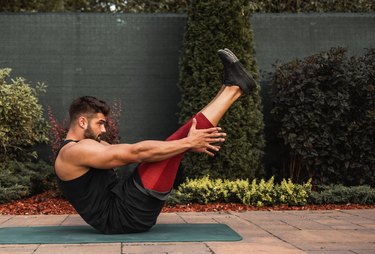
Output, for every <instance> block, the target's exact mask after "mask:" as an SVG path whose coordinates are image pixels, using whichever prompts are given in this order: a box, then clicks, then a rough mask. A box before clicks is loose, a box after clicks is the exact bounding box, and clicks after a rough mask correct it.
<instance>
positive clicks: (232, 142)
mask: <svg viewBox="0 0 375 254" xmlns="http://www.w3.org/2000/svg"><path fill="white" fill-rule="evenodd" d="M246 2H247V1H244V0H236V1H226V0H220V1H214V0H210V1H192V2H191V5H190V6H189V11H188V20H187V27H186V31H185V38H184V48H183V52H182V55H181V58H180V87H181V91H182V100H181V102H180V108H181V111H180V113H179V119H180V123H184V122H186V121H187V120H188V119H189V118H191V117H192V115H193V114H195V113H196V112H198V111H200V110H201V109H202V108H203V107H204V106H205V105H206V104H207V103H208V102H209V101H210V100H211V99H212V98H213V97H214V96H215V94H216V93H217V91H218V90H219V89H220V86H221V84H222V80H221V77H222V68H223V67H222V64H221V62H220V60H219V58H218V57H217V50H218V49H220V48H224V47H228V48H230V49H231V50H233V51H234V52H235V53H236V54H237V55H238V57H239V58H241V59H243V64H244V66H245V67H246V68H247V69H248V70H250V72H251V73H252V74H253V75H254V76H255V77H257V76H258V74H257V68H256V63H255V59H254V45H253V35H252V32H251V27H250V23H249V14H250V7H249V5H248V4H247V3H246ZM208 14H209V15H208ZM258 90H259V88H258V89H257V90H256V92H255V93H253V94H252V95H251V96H247V97H246V96H243V97H242V98H241V99H240V100H239V101H237V102H236V103H235V104H234V105H233V107H232V108H231V109H230V110H229V112H228V113H227V114H226V115H225V116H224V118H223V119H222V120H221V121H220V124H219V125H220V126H221V127H222V128H223V129H224V131H225V132H226V133H228V137H229V138H228V139H227V141H226V142H225V143H224V144H223V145H222V149H221V150H220V153H218V155H217V156H215V157H214V158H207V157H205V156H202V155H201V154H187V155H186V156H185V159H184V161H183V163H182V164H183V166H184V168H185V169H186V174H187V176H189V177H199V176H203V175H206V174H209V175H211V176H212V177H224V178H228V179H235V178H254V176H255V175H256V173H258V172H262V170H263V166H262V162H261V160H262V156H263V148H264V138H263V126H264V124H263V115H262V112H261V99H260V96H259V93H258Z"/></svg>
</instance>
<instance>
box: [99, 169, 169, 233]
mask: <svg viewBox="0 0 375 254" xmlns="http://www.w3.org/2000/svg"><path fill="white" fill-rule="evenodd" d="M118 175H119V181H118V183H117V184H116V185H115V186H114V187H113V188H112V189H111V192H112V193H114V194H115V195H114V197H113V200H112V202H111V203H112V204H111V207H110V209H109V210H108V212H110V213H112V214H108V216H106V218H107V219H108V221H107V223H105V225H106V226H105V227H103V228H100V229H98V228H97V229H98V230H99V231H101V232H102V233H105V234H120V233H135V232H144V231H147V230H149V229H150V228H151V227H152V226H154V225H155V224H156V220H157V218H158V216H159V214H160V212H161V209H162V208H163V206H164V203H165V200H166V199H167V198H168V195H169V192H168V193H160V192H154V191H150V190H147V189H145V188H144V187H143V185H142V181H141V179H140V177H139V175H138V172H137V170H134V172H133V173H132V174H131V175H130V176H129V177H124V176H123V175H121V173H120V174H118ZM102 226H103V224H102Z"/></svg>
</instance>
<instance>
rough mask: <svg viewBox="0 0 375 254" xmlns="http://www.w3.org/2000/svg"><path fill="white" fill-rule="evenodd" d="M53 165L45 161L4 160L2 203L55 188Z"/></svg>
mask: <svg viewBox="0 0 375 254" xmlns="http://www.w3.org/2000/svg"><path fill="white" fill-rule="evenodd" d="M54 185H55V181H54V172H53V167H52V166H51V165H49V164H47V163H45V162H43V161H39V162H18V161H3V162H2V163H1V164H0V203H5V202H9V201H12V200H15V199H20V198H24V197H27V196H30V195H33V194H37V193H40V192H43V191H46V190H49V189H51V188H53V187H54Z"/></svg>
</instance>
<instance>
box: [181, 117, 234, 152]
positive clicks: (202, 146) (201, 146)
mask: <svg viewBox="0 0 375 254" xmlns="http://www.w3.org/2000/svg"><path fill="white" fill-rule="evenodd" d="M196 127H197V120H196V119H195V118H193V123H192V125H191V128H190V131H189V134H188V137H187V138H188V139H189V142H190V143H191V145H192V146H193V148H192V149H190V151H193V152H196V153H206V154H208V155H210V156H214V153H213V152H211V151H214V152H217V151H219V150H220V146H218V145H213V143H218V142H224V141H225V139H224V137H225V136H226V135H227V134H226V133H224V132H221V128H220V127H212V128H209V129H197V128H196Z"/></svg>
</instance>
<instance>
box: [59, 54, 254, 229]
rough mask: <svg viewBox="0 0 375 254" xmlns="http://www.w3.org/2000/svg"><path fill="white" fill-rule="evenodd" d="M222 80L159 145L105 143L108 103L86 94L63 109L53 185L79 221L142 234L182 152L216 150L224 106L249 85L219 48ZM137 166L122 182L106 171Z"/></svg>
mask: <svg viewBox="0 0 375 254" xmlns="http://www.w3.org/2000/svg"><path fill="white" fill-rule="evenodd" d="M218 54H219V57H220V59H221V61H222V62H223V65H224V82H223V86H222V88H221V90H220V91H219V92H218V94H217V95H216V97H215V98H214V99H213V100H212V101H211V102H210V103H209V104H208V105H207V106H206V107H205V108H203V109H202V110H201V111H200V112H198V114H196V115H195V116H194V117H193V118H192V119H191V120H190V121H188V122H187V123H186V124H185V125H183V126H182V127H181V128H180V129H178V130H177V131H176V132H175V133H174V134H172V136H170V137H169V138H168V139H167V140H166V141H153V140H147V141H142V142H139V143H135V144H118V145H109V144H108V143H106V142H104V141H101V140H100V135H101V134H102V133H104V132H105V131H106V130H105V124H106V116H107V115H108V114H109V107H108V105H107V104H106V103H105V102H103V101H101V100H98V99H96V98H94V97H90V96H85V97H80V98H78V99H76V100H74V101H73V103H72V104H71V106H70V110H69V115H70V127H69V131H68V134H67V136H66V140H65V141H64V142H63V144H62V146H61V149H60V151H59V153H58V155H57V157H56V161H55V172H56V175H57V177H58V182H59V186H60V188H61V190H62V192H63V194H64V196H65V197H66V198H67V199H68V201H69V202H70V203H71V204H72V205H73V207H74V208H75V209H76V210H77V212H78V213H79V214H80V215H81V217H82V218H83V219H84V220H85V221H86V222H87V223H88V224H90V225H91V226H92V227H94V228H95V229H97V230H98V231H100V232H102V233H106V234H112V233H131V232H143V231H147V230H149V229H150V228H151V227H152V226H153V225H155V223H156V220H157V217H158V215H159V214H160V211H161V209H162V207H163V205H164V202H165V200H166V199H167V197H168V194H169V192H170V190H171V188H172V186H173V182H174V179H175V176H176V172H177V170H178V167H179V164H180V161H181V159H182V157H183V154H184V153H185V152H188V151H191V152H197V153H206V154H208V155H210V156H213V155H214V152H218V151H219V150H220V146H218V145H217V143H220V142H223V141H224V137H225V135H226V134H225V133H223V132H221V129H220V128H219V127H216V126H217V124H218V123H219V121H220V119H221V118H222V117H223V115H224V114H225V112H226V111H227V110H228V109H229V107H230V106H231V105H232V104H233V103H234V102H235V101H236V100H237V99H238V98H239V97H240V96H241V95H242V94H248V93H250V92H251V91H253V90H254V88H255V86H256V84H255V81H254V80H253V79H252V77H251V76H250V75H249V74H247V72H246V71H245V70H244V68H243V66H242V65H241V64H240V62H239V61H238V59H237V57H236V56H235V55H234V54H233V53H232V52H231V51H230V50H228V49H224V50H219V51H218ZM131 163H139V164H138V167H137V169H136V170H135V172H134V173H133V174H132V175H131V176H130V177H128V178H126V179H121V178H119V177H117V176H116V173H115V172H114V171H113V168H116V167H120V166H124V165H127V164H131Z"/></svg>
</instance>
